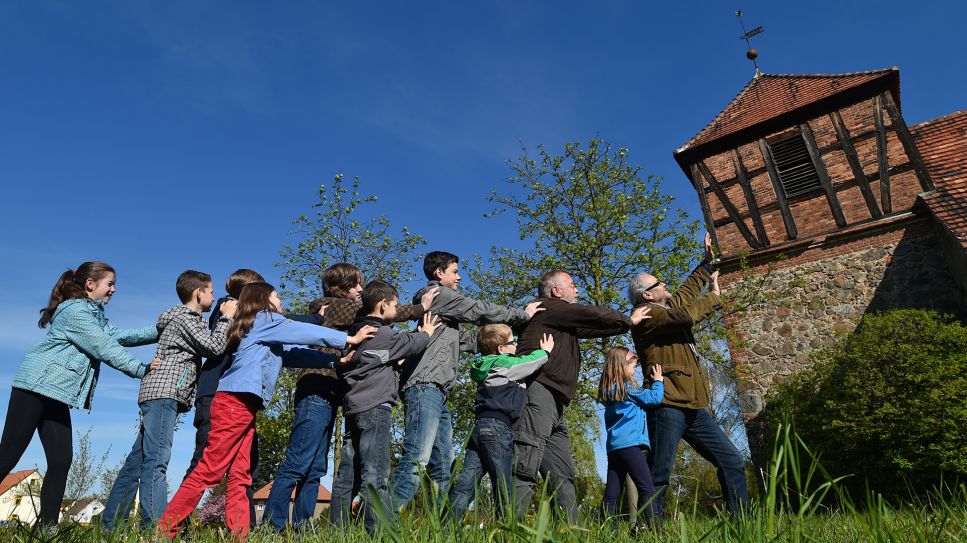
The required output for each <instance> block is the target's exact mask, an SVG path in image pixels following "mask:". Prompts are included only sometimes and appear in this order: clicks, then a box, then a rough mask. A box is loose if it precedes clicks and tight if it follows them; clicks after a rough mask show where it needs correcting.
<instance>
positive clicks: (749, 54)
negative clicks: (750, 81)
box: [735, 9, 765, 77]
mask: <svg viewBox="0 0 967 543" xmlns="http://www.w3.org/2000/svg"><path fill="white" fill-rule="evenodd" d="M735 16H736V17H738V18H739V26H741V27H742V35H741V36H739V39H740V40H745V45H746V47H748V51H746V52H745V57H746V58H747V59H749V60H751V61H752V64H753V65H754V66H755V75H756V77H759V76H760V75H762V71H760V70H759V63H758V62H756V58H758V56H759V51H758V50H757V49H755V48H754V47H752V43H751V42H749V39H751V38H752V37H753V36H757V35H759V34H762V33H763V32H765V29H764V28H762V27H761V26H757V27H755V28H753V29H752V30H749V31H748V32H746V30H745V23H744V22H743V21H742V10H741V9H737V10H735Z"/></svg>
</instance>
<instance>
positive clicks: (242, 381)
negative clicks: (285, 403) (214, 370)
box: [218, 311, 347, 407]
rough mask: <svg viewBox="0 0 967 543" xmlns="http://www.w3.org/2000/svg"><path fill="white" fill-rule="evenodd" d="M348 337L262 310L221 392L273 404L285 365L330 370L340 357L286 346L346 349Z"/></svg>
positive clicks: (224, 377) (224, 378) (234, 358)
mask: <svg viewBox="0 0 967 543" xmlns="http://www.w3.org/2000/svg"><path fill="white" fill-rule="evenodd" d="M346 337H347V336H346V332H340V331H338V330H333V329H332V328H326V327H323V326H317V325H314V324H306V323H302V322H294V321H291V320H289V319H287V318H286V317H285V316H283V315H280V314H278V313H275V312H272V311H261V312H259V314H258V315H256V317H255V322H254V323H253V324H252V329H251V330H249V333H248V334H247V335H246V336H245V337H243V338H242V341H241V343H239V345H238V349H236V350H235V352H234V353H232V358H231V362H230V363H229V364H230V365H229V367H228V369H227V370H226V371H225V374H224V375H222V378H221V379H220V380H219V381H218V391H219V392H242V393H249V394H255V395H256V396H259V397H260V398H262V406H263V407H265V406H266V405H268V403H269V402H270V401H272V394H273V393H275V383H276V381H278V379H279V371H280V370H281V369H282V366H287V367H291V368H320V367H326V366H328V367H330V368H331V367H332V365H333V363H334V362H335V361H336V358H337V357H336V355H333V354H327V353H323V352H319V351H317V350H315V349H306V348H298V347H293V348H290V349H285V346H286V345H314V346H317V347H331V348H333V349H342V348H343V347H345V346H346Z"/></svg>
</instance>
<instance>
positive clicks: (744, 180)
mask: <svg viewBox="0 0 967 543" xmlns="http://www.w3.org/2000/svg"><path fill="white" fill-rule="evenodd" d="M732 163H733V164H734V165H735V178H736V179H737V180H738V182H739V186H740V187H742V192H743V193H744V194H745V203H746V205H747V206H748V207H749V215H750V216H751V217H752V224H753V225H754V226H755V233H756V235H757V236H758V238H759V241H760V242H761V243H762V246H763V247H768V246H769V236H768V235H767V234H766V227H765V224H763V222H762V215H760V214H759V203H758V202H756V199H755V194H754V193H753V192H752V185H750V184H749V172H747V171H746V170H745V164H743V163H742V157H741V156H739V151H738V150H736V149H732Z"/></svg>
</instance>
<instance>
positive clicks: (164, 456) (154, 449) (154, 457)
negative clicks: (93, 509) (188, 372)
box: [101, 399, 178, 532]
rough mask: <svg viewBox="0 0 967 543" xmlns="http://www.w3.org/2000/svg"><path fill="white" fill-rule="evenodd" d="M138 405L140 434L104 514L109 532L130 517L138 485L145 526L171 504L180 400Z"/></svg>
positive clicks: (151, 522) (119, 475) (125, 462)
mask: <svg viewBox="0 0 967 543" xmlns="http://www.w3.org/2000/svg"><path fill="white" fill-rule="evenodd" d="M138 407H139V408H140V409H141V428H140V430H138V437H137V438H136V439H135V440H134V446H132V447H131V452H130V453H128V457H127V459H126V460H125V461H124V465H123V466H122V467H121V471H120V472H118V476H117V479H115V480H114V486H112V487H111V494H110V495H109V496H108V499H107V505H106V506H105V507H104V514H103V515H102V516H101V526H102V528H103V529H104V530H105V531H108V532H111V531H113V530H114V528H115V526H116V525H117V523H119V522H122V521H123V520H124V519H125V518H127V516H128V513H129V512H130V511H131V506H132V505H134V498H135V496H136V495H137V494H138V490H139V489H140V491H141V495H140V501H141V512H140V518H139V523H140V526H141V529H142V530H145V529H148V528H151V527H153V526H154V524H156V523H157V522H158V519H159V518H161V514H162V513H164V510H165V508H166V507H168V461H169V460H170V459H171V442H172V440H173V439H174V437H175V420H176V419H177V418H178V402H177V401H175V400H169V399H165V400H148V401H145V402H142V403H140V404H138Z"/></svg>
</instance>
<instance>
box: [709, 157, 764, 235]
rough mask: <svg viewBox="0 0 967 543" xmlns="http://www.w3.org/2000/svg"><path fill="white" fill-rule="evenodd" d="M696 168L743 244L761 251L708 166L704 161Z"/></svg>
mask: <svg viewBox="0 0 967 543" xmlns="http://www.w3.org/2000/svg"><path fill="white" fill-rule="evenodd" d="M696 166H698V171H699V172H701V174H702V176H703V177H705V179H706V180H707V181H708V186H709V187H711V188H712V190H713V191H715V195H716V196H718V198H719V201H720V202H722V206H723V207H724V208H725V211H726V212H727V213H728V214H729V218H731V219H732V222H733V223H735V227H736V228H738V229H739V233H740V234H742V237H743V238H745V242H746V243H748V244H749V247H752V248H753V249H761V248H762V244H761V243H759V240H757V239H756V238H755V236H753V235H752V232H751V231H749V227H748V226H746V225H745V221H743V220H742V217H741V216H739V211H738V210H737V209H735V206H734V205H732V201H731V200H729V197H728V196H726V195H725V191H724V190H722V187H720V186H719V184H718V182H717V181H716V180H715V176H714V175H712V171H711V170H709V169H708V166H706V165H705V161H704V160H699V161H698V163H697V164H696Z"/></svg>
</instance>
